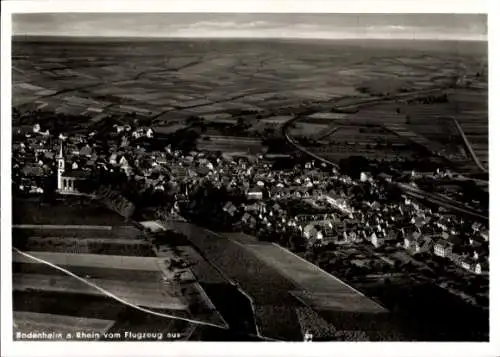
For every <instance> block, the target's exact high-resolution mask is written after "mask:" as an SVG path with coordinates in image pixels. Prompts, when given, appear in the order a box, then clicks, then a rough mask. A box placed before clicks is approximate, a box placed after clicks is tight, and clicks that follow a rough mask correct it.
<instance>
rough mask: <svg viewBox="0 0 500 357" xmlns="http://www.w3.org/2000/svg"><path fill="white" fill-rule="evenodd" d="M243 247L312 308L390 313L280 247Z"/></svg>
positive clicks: (261, 245) (265, 245)
mask: <svg viewBox="0 0 500 357" xmlns="http://www.w3.org/2000/svg"><path fill="white" fill-rule="evenodd" d="M243 246H244V247H245V248H246V249H248V250H250V251H251V252H252V253H253V254H255V255H256V256H257V257H258V258H259V259H261V260H262V261H263V262H264V263H265V264H267V265H270V266H272V267H273V268H275V269H276V270H278V271H279V272H280V273H281V274H283V275H284V276H286V277H287V278H288V279H290V280H292V281H294V282H295V283H296V284H297V285H298V286H299V289H298V290H301V291H304V292H305V293H304V296H302V294H300V293H299V294H298V296H300V297H301V299H302V300H305V301H307V302H309V303H310V304H308V305H312V306H314V307H315V308H318V309H324V310H326V309H328V308H331V309H332V310H345V311H358V312H385V311H386V310H385V309H384V308H383V307H382V306H380V305H378V304H376V303H375V302H373V301H372V300H370V299H368V298H367V297H365V296H364V295H363V294H361V293H360V292H358V291H356V290H355V289H353V288H352V287H350V286H349V285H347V284H345V283H344V282H342V281H340V280H339V279H338V278H336V277H334V276H332V275H330V274H328V273H327V272H325V271H323V270H321V269H320V268H318V267H317V266H315V265H313V264H311V263H309V262H307V261H305V260H303V259H301V258H299V257H298V256H296V255H295V254H293V253H291V252H289V251H286V250H285V249H283V248H281V247H279V246H277V245H274V244H273V245H268V244H244V245H243ZM294 294H295V293H294ZM295 295H297V294H295ZM305 296H307V297H306V298H305Z"/></svg>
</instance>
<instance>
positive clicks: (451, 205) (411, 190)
mask: <svg viewBox="0 0 500 357" xmlns="http://www.w3.org/2000/svg"><path fill="white" fill-rule="evenodd" d="M437 90H443V88H440V89H437V88H432V89H430V90H428V91H417V92H411V93H403V94H398V95H395V96H391V97H384V98H377V100H373V99H371V100H364V101H360V102H358V103H357V104H352V103H351V104H348V105H346V106H339V107H337V109H346V108H349V107H354V106H356V107H359V106H363V105H374V104H378V103H380V102H384V101H387V100H395V99H402V98H408V97H412V96H415V95H420V94H424V93H430V92H435V91H437ZM301 118H302V115H297V116H295V117H294V118H292V119H290V120H289V121H287V122H285V123H284V124H283V126H282V128H281V129H282V133H283V135H284V137H285V139H286V140H287V141H288V143H289V144H291V145H292V146H294V147H295V148H296V149H297V150H299V151H301V152H302V153H304V154H306V155H307V156H310V157H312V158H314V159H316V160H318V161H320V162H323V163H325V164H327V165H330V166H333V167H335V168H337V169H338V168H339V166H338V165H337V164H336V163H335V162H333V161H330V160H328V159H325V158H323V157H321V156H319V155H317V154H315V153H313V152H311V151H309V150H308V149H307V148H305V147H303V146H301V145H299V144H298V143H297V142H296V141H295V140H294V139H293V138H292V137H291V136H290V134H289V133H288V128H289V126H290V125H291V124H292V123H294V122H295V121H297V120H299V119H301ZM394 185H396V186H398V187H399V188H400V189H401V190H403V191H404V192H405V193H407V194H409V195H411V196H413V197H416V198H420V199H424V200H427V201H429V202H432V203H434V204H439V205H441V206H443V207H445V208H447V209H449V210H450V211H455V212H458V213H461V214H464V215H467V216H469V217H473V218H475V219H478V220H480V221H483V222H488V221H489V217H488V216H485V215H484V214H483V213H482V212H479V211H476V210H473V209H471V208H469V207H467V206H465V205H463V204H462V203H459V202H456V201H453V200H451V199H450V200H447V199H444V198H443V197H442V196H438V195H434V194H432V193H430V192H425V191H422V190H420V189H418V188H415V187H413V186H409V185H405V184H401V183H395V184H394Z"/></svg>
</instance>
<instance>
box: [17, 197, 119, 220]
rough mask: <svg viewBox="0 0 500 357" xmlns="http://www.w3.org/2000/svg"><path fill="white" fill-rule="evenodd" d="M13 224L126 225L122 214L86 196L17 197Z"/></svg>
mask: <svg viewBox="0 0 500 357" xmlns="http://www.w3.org/2000/svg"><path fill="white" fill-rule="evenodd" d="M12 220H13V224H14V225H16V224H33V225H69V226H71V225H95V226H113V225H114V226H120V225H124V219H123V217H121V216H119V215H118V214H116V213H114V212H112V211H110V210H108V209H107V208H105V207H104V206H103V205H101V204H99V203H98V202H96V201H92V200H90V199H87V198H82V199H80V198H66V197H65V198H64V199H61V200H58V201H56V202H52V203H45V202H41V201H40V200H38V199H36V198H35V199H18V198H16V199H14V200H13V203H12Z"/></svg>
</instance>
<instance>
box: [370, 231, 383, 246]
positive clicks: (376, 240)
mask: <svg viewBox="0 0 500 357" xmlns="http://www.w3.org/2000/svg"><path fill="white" fill-rule="evenodd" d="M370 242H371V243H372V245H373V246H374V247H375V248H378V247H380V246H382V245H383V244H384V238H383V237H381V236H378V235H377V234H376V233H375V232H373V233H372V235H371V236H370Z"/></svg>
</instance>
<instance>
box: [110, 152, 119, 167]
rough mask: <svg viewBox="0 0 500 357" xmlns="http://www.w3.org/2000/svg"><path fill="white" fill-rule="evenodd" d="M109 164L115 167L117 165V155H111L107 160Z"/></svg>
mask: <svg viewBox="0 0 500 357" xmlns="http://www.w3.org/2000/svg"><path fill="white" fill-rule="evenodd" d="M109 163H110V164H111V165H116V164H118V154H117V153H113V154H111V156H110V158H109Z"/></svg>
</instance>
